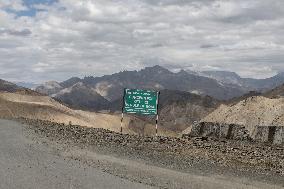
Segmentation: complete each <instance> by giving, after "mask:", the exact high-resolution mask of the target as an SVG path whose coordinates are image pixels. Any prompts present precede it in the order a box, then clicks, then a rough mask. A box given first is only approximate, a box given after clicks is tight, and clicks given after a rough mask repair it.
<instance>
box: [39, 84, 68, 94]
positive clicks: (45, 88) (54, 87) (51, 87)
mask: <svg viewBox="0 0 284 189" xmlns="http://www.w3.org/2000/svg"><path fill="white" fill-rule="evenodd" d="M62 89H63V87H62V86H61V85H60V83H58V82H56V81H48V82H46V83H44V84H43V85H40V86H38V87H36V91H37V92H39V93H42V94H45V95H54V94H56V93H58V92H59V91H60V90H62Z"/></svg>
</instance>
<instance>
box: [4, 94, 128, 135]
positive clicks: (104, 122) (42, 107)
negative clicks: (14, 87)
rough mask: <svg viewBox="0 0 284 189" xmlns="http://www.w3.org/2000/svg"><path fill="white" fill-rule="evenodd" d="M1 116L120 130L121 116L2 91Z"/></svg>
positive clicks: (126, 126)
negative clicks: (77, 108) (88, 110)
mask: <svg viewBox="0 0 284 189" xmlns="http://www.w3.org/2000/svg"><path fill="white" fill-rule="evenodd" d="M0 117H4V118H19V117H24V118H29V119H40V120H49V121H54V122H58V123H65V124H69V122H71V123H72V124H78V125H82V126H89V127H95V128H105V129H110V130H112V131H119V130H120V117H119V116H118V115H109V114H103V113H93V112H87V111H79V110H72V109H70V108H67V107H66V106H63V105H61V104H60V103H58V102H56V101H55V100H53V99H52V98H50V97H47V96H28V95H20V94H15V93H0ZM129 122H130V118H129V117H126V118H125V119H124V124H123V127H124V131H125V132H128V133H131V132H132V131H131V130H130V129H129V128H128V124H129Z"/></svg>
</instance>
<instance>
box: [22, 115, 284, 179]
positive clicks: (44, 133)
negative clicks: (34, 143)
mask: <svg viewBox="0 0 284 189" xmlns="http://www.w3.org/2000/svg"><path fill="white" fill-rule="evenodd" d="M20 121H21V122H23V123H25V124H27V125H29V126H28V127H29V128H30V129H31V130H32V131H33V132H35V133H36V134H38V135H39V136H41V137H44V138H48V139H49V140H52V141H56V142H58V143H65V144H69V145H72V146H73V145H75V146H78V147H81V148H88V149H96V150H100V151H104V152H106V151H107V152H111V153H114V154H116V155H119V156H122V157H131V158H136V159H141V160H145V161H148V162H151V163H153V164H157V165H159V166H165V167H169V168H174V169H178V170H182V171H186V170H188V169H193V168H194V169H195V168H196V169H199V170H202V169H206V170H209V172H210V170H213V169H214V171H219V172H222V173H224V172H226V170H231V171H233V172H234V171H235V172H239V171H241V172H242V174H244V175H245V174H246V172H250V173H254V174H259V175H263V178H268V177H274V176H273V175H275V176H276V177H279V176H280V177H281V175H284V146H279V145H278V146H277V145H268V144H263V143H250V142H244V141H234V140H218V139H214V138H208V137H195V138H171V137H141V136H137V135H128V134H120V133H115V132H112V131H108V130H105V129H98V128H88V127H81V126H76V125H68V126H66V125H64V124H57V123H52V122H48V121H37V120H28V119H21V120H20ZM202 172H203V171H202ZM237 174H239V173H237Z"/></svg>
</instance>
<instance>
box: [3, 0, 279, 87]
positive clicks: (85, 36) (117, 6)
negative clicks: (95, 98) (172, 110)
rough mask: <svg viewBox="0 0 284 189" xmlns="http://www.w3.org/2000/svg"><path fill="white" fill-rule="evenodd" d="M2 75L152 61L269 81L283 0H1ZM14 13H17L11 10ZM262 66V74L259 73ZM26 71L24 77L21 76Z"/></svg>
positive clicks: (100, 69) (275, 64) (81, 71)
mask: <svg viewBox="0 0 284 189" xmlns="http://www.w3.org/2000/svg"><path fill="white" fill-rule="evenodd" d="M0 7H1V8H0V59H1V62H0V67H1V72H0V78H4V79H10V80H29V81H37V82H41V81H44V80H63V79H67V78H68V77H71V76H85V75H95V76H98V75H103V74H110V73H114V72H118V71H120V70H126V69H127V70H134V69H140V68H142V67H144V66H150V65H154V64H160V65H162V66H163V65H164V66H166V67H169V68H171V69H175V68H187V67H191V66H192V65H194V68H195V69H201V70H205V69H226V70H231V71H236V72H238V73H239V74H241V75H242V76H246V77H247V76H250V77H258V78H259V77H262V76H263V77H267V76H270V75H272V74H275V73H276V72H279V71H284V64H283V61H284V57H283V54H284V49H283V45H284V36H283V34H282V33H283V27H284V19H283V18H284V2H282V1H277V0H272V1H269V2H268V1H266V0H234V1H233V0H228V1H227V0H218V1H211V0H203V1H198V0H195V1H194V0H192V1H184V0H157V1H150V0H85V1H78V0H59V1H58V2H55V3H53V4H51V5H46V4H37V5H33V6H32V7H34V8H37V9H41V10H45V11H39V12H37V14H36V15H35V16H34V17H27V16H25V17H23V16H22V17H18V16H16V14H17V13H16V12H17V11H21V10H27V6H26V5H24V4H23V3H22V1H19V0H13V1H5V0H0ZM7 9H11V10H13V11H14V12H9V11H8V12H7ZM255 67H257V69H255ZM19 73H21V74H19Z"/></svg>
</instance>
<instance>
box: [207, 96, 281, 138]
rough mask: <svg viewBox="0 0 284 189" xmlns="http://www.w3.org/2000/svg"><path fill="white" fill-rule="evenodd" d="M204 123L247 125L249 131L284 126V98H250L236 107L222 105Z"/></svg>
mask: <svg viewBox="0 0 284 189" xmlns="http://www.w3.org/2000/svg"><path fill="white" fill-rule="evenodd" d="M202 122H217V123H226V124H238V125H245V126H246V127H247V129H248V130H249V131H251V132H252V131H253V128H254V126H257V125H259V126H284V98H278V99H270V98H266V97H262V96H254V97H249V98H247V99H245V100H242V101H240V102H239V103H237V104H235V105H221V106H220V107H219V108H217V109H216V110H215V111H213V112H212V113H211V114H209V115H208V116H206V117H205V118H204V119H203V120H202Z"/></svg>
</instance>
